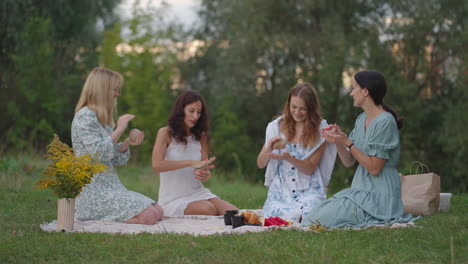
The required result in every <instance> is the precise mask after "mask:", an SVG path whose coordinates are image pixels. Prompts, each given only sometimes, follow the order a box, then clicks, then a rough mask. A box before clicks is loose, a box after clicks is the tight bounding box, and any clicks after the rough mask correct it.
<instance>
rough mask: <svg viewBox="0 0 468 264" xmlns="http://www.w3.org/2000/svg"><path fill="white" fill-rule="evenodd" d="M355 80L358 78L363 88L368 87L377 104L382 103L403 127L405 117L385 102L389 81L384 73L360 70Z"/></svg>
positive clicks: (399, 125)
mask: <svg viewBox="0 0 468 264" xmlns="http://www.w3.org/2000/svg"><path fill="white" fill-rule="evenodd" d="M354 80H356V82H357V84H359V86H360V87H361V89H364V88H367V90H368V91H369V95H370V96H371V98H372V100H373V101H374V103H375V104H376V105H382V108H383V109H384V110H385V111H387V112H389V113H390V114H392V116H393V117H394V118H395V121H396V123H397V127H398V129H400V128H402V127H403V119H402V118H399V117H398V115H397V113H396V112H395V111H393V109H392V108H391V107H390V106H388V105H386V104H384V102H383V98H384V97H385V94H386V93H387V82H386V81H385V77H384V76H383V74H382V73H380V72H378V71H373V70H368V71H360V72H358V73H356V74H355V75H354Z"/></svg>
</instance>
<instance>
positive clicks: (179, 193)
mask: <svg viewBox="0 0 468 264" xmlns="http://www.w3.org/2000/svg"><path fill="white" fill-rule="evenodd" d="M164 159H165V160H201V145H200V142H199V141H197V140H195V138H194V137H192V136H190V137H187V145H185V144H184V143H182V142H176V139H174V138H173V139H172V142H171V144H169V146H168V147H167V150H166V155H165V157H164ZM159 177H160V184H159V201H158V204H159V205H160V206H161V207H162V208H163V209H164V216H182V215H184V210H185V208H187V205H188V204H189V203H191V202H195V201H201V200H208V199H211V198H216V197H217V196H216V195H214V194H212V193H211V192H210V190H208V189H207V188H205V187H203V184H202V183H201V182H200V181H199V180H197V179H195V174H194V173H193V168H191V167H186V168H182V169H178V170H173V171H167V172H161V173H160V174H159Z"/></svg>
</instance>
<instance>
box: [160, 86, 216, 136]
mask: <svg viewBox="0 0 468 264" xmlns="http://www.w3.org/2000/svg"><path fill="white" fill-rule="evenodd" d="M198 101H200V102H201V104H202V109H201V115H200V118H199V119H198V121H197V123H196V124H195V126H193V127H192V128H191V129H190V132H191V133H192V134H193V135H194V136H195V139H196V140H200V139H201V137H202V135H203V134H205V135H206V136H207V137H208V135H209V134H208V131H209V122H208V111H207V110H206V104H205V100H204V99H203V97H202V96H201V95H200V94H199V93H198V92H196V91H185V92H184V93H182V94H181V95H179V97H177V99H176V102H175V104H174V106H173V107H172V111H171V114H170V115H169V118H168V119H167V124H168V126H169V128H170V133H171V135H172V136H173V137H174V138H175V139H176V140H177V141H179V142H183V143H185V144H187V138H186V136H188V135H187V131H186V129H185V128H186V125H185V123H184V117H185V113H184V108H185V106H186V105H188V104H191V103H195V102H198ZM208 139H209V137H208Z"/></svg>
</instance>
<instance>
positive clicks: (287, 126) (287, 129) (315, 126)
mask: <svg viewBox="0 0 468 264" xmlns="http://www.w3.org/2000/svg"><path fill="white" fill-rule="evenodd" d="M293 96H297V97H299V98H301V99H302V100H304V102H305V104H306V106H307V117H306V119H305V126H304V129H303V130H302V135H301V143H302V144H303V145H304V146H309V147H313V146H314V145H315V143H316V142H317V140H318V139H319V138H320V132H319V127H320V122H322V114H321V113H320V104H319V100H318V96H317V91H316V90H315V88H314V87H313V86H312V84H310V83H299V84H296V86H294V87H293V88H291V89H290V90H289V94H288V100H287V101H286V104H285V105H284V110H283V116H284V117H283V120H282V122H281V132H282V133H283V134H284V135H285V136H286V138H287V139H288V141H291V140H292V139H293V138H294V134H295V133H296V126H295V124H296V122H295V121H294V118H293V116H292V114H291V111H290V109H289V106H290V104H291V97H293Z"/></svg>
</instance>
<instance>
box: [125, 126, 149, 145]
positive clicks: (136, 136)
mask: <svg viewBox="0 0 468 264" xmlns="http://www.w3.org/2000/svg"><path fill="white" fill-rule="evenodd" d="M128 138H129V141H128V144H130V145H131V146H138V145H140V144H141V143H142V142H143V139H144V138H145V133H143V131H140V130H139V129H136V128H134V129H132V130H130V133H129V137H128Z"/></svg>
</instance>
